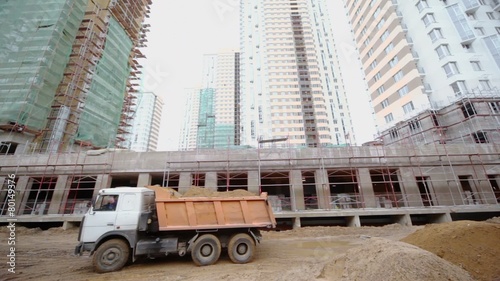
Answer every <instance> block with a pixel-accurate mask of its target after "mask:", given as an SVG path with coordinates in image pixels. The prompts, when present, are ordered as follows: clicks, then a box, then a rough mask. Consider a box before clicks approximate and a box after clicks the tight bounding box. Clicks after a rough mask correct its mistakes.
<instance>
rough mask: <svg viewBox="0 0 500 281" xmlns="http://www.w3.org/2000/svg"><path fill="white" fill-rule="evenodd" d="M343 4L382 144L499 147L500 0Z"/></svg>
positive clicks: (377, 0) (386, 0)
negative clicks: (467, 143)
mask: <svg viewBox="0 0 500 281" xmlns="http://www.w3.org/2000/svg"><path fill="white" fill-rule="evenodd" d="M344 3H345V8H346V9H347V11H348V14H349V17H350V21H351V25H352V28H353V32H354V36H355V40H356V42H357V47H358V49H359V53H360V56H361V60H362V62H363V68H364V71H365V74H366V78H367V81H368V86H369V90H370V93H371V100H372V105H373V107H374V111H375V115H376V122H377V125H378V128H379V131H380V132H379V133H380V136H381V139H382V140H383V142H384V143H385V144H392V143H401V142H402V141H411V142H412V143H432V142H441V143H443V142H448V143H449V142H479V143H482V142H498V141H500V135H499V128H500V123H499V121H498V120H499V113H500V112H499V108H500V103H499V102H500V91H499V89H500V20H499V17H500V14H499V8H500V5H499V3H498V1H489V0H447V1H440V0H421V1H402V0H401V1H398V0H392V1H390V0H371V1H359V0H354V1H344Z"/></svg>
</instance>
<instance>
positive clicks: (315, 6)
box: [240, 0, 355, 147]
mask: <svg viewBox="0 0 500 281" xmlns="http://www.w3.org/2000/svg"><path fill="white" fill-rule="evenodd" d="M240 8H241V18H240V23H241V32H240V34H241V38H240V43H241V139H242V144H246V145H254V146H256V145H257V144H258V143H263V142H267V141H273V140H286V141H287V145H290V146H307V147H318V146H335V145H348V144H354V143H355V138H354V133H353V129H352V124H351V117H350V113H349V108H348V104H347V99H346V93H345V89H344V85H343V79H342V75H341V71H340V68H339V63H338V58H337V50H336V45H335V41H334V38H332V32H331V26H330V19H329V13H328V11H327V7H326V1H324V0H313V1H306V0H275V1H271V0H264V1H261V0H246V1H242V2H241V7H240ZM277 145H278V144H277Z"/></svg>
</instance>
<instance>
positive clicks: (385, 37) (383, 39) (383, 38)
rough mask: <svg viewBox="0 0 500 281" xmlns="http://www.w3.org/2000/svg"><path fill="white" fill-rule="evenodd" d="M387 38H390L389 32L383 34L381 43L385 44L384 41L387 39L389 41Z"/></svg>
mask: <svg viewBox="0 0 500 281" xmlns="http://www.w3.org/2000/svg"><path fill="white" fill-rule="evenodd" d="M387 37H389V31H388V30H386V31H385V32H384V33H383V34H382V36H380V41H382V42H384V41H385V39H387Z"/></svg>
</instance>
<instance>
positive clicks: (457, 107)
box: [379, 89, 500, 145]
mask: <svg viewBox="0 0 500 281" xmlns="http://www.w3.org/2000/svg"><path fill="white" fill-rule="evenodd" d="M435 142H436V143H441V144H445V143H499V142H500V91H498V90H496V89H495V90H489V91H479V90H477V91H474V92H470V93H467V94H466V95H464V96H457V97H455V98H454V99H453V100H449V101H447V102H444V103H443V104H442V105H441V104H434V105H433V108H432V109H426V110H424V111H422V112H418V111H415V114H414V115H413V116H412V117H410V118H408V119H406V120H404V121H401V122H399V123H398V124H396V125H395V126H393V127H391V128H390V129H387V130H385V131H383V132H382V133H381V134H380V142H379V144H382V143H383V144H385V145H394V144H399V145H405V144H409V145H415V144H432V143H435Z"/></svg>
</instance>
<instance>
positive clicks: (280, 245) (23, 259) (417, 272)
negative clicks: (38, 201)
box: [0, 222, 500, 281]
mask: <svg viewBox="0 0 500 281" xmlns="http://www.w3.org/2000/svg"><path fill="white" fill-rule="evenodd" d="M484 224H486V225H484ZM439 225H442V227H447V228H448V230H447V231H452V228H454V227H457V229H458V228H463V225H458V224H456V223H450V224H439ZM439 225H438V226H439ZM435 226H436V225H433V226H432V227H435ZM472 227H476V224H475V223H474V225H473V226H471V224H469V226H467V232H470V230H471V229H472ZM478 227H481V229H480V231H479V230H478V231H477V232H474V233H475V235H479V234H478V233H482V232H484V231H485V230H484V229H485V227H486V228H488V229H489V230H488V231H489V232H491V233H490V234H491V235H492V236H491V238H490V240H491V239H492V240H493V241H490V242H488V244H485V245H480V246H481V247H486V246H488V247H493V248H494V249H487V248H480V249H474V247H473V245H472V246H471V245H469V246H468V248H467V249H468V251H470V252H471V251H474V250H481V251H482V254H483V255H487V253H488V252H490V251H491V253H493V254H495V253H497V252H495V251H500V241H496V240H495V239H500V232H499V231H500V224H497V223H486V222H482V223H481V225H479V226H478ZM427 229H428V230H429V231H427ZM412 233H413V235H414V236H415V235H417V234H418V235H417V236H416V238H415V239H414V240H418V239H421V240H422V241H424V242H422V241H421V242H422V243H425V241H433V240H434V239H433V237H432V235H434V234H438V233H442V231H441V232H440V231H439V230H438V229H436V228H431V226H426V227H423V226H420V227H416V226H414V227H403V226H399V225H388V226H384V227H361V228H348V227H309V228H302V229H298V230H291V231H282V232H266V233H264V234H263V236H264V240H263V242H262V243H261V244H260V245H258V247H257V251H256V256H255V259H254V261H253V262H251V263H248V264H243V265H237V264H233V263H231V261H230V260H229V258H228V256H227V254H223V255H222V256H221V259H220V260H219V261H218V262H217V263H216V264H215V265H212V266H206V267H197V266H195V265H194V263H193V262H192V261H191V258H190V256H189V255H186V256H185V257H182V258H180V257H176V256H168V257H165V258H162V259H156V260H141V261H138V262H136V263H134V264H131V265H128V266H126V267H125V268H124V269H122V270H121V271H118V272H112V273H107V274H97V273H94V272H93V270H92V266H91V258H89V257H77V256H73V249H74V247H75V245H76V244H77V241H76V239H77V235H78V230H77V229H71V230H66V231H64V230H62V229H61V228H52V229H49V230H46V231H42V230H39V229H27V228H22V227H18V229H17V230H16V241H17V243H16V268H15V271H16V273H15V274H12V273H9V272H8V271H7V269H8V265H7V263H6V261H7V258H6V253H7V251H8V248H7V247H8V246H7V242H6V241H7V240H6V239H7V237H8V235H9V233H8V231H7V229H6V228H5V227H2V228H0V239H1V241H2V242H1V245H0V253H1V258H0V261H1V264H0V270H1V271H2V272H1V273H0V280H74V281H76V280H268V281H273V280H318V281H319V280H349V281H351V280H359V281H364V280H366V281H368V280H398V281H400V280H500V272H498V274H499V275H498V276H495V274H496V272H495V268H497V267H498V264H497V263H496V262H495V261H493V262H494V263H493V264H487V263H488V262H491V261H489V260H488V261H487V260H481V262H482V263H483V264H482V265H480V266H484V268H493V273H491V270H490V272H489V274H490V275H488V276H481V275H480V274H477V273H475V275H472V274H470V273H471V272H467V271H466V269H465V268H464V266H463V265H457V264H453V263H451V262H448V261H446V260H445V259H444V258H446V256H447V255H448V256H453V254H450V253H447V252H442V253H438V254H435V253H432V249H429V250H428V251H426V250H423V249H421V248H419V247H416V246H413V245H411V244H409V243H410V242H408V243H405V242H400V241H399V240H401V239H402V238H405V237H408V235H410V234H412ZM460 233H461V232H460ZM459 235H465V236H466V234H459ZM497 235H498V236H497ZM426 236H427V239H428V240H426V239H424V238H422V237H426ZM417 238H418V239H417ZM407 239H408V238H407ZM454 240H455V242H456V243H459V244H460V243H462V242H461V241H462V240H461V238H460V237H458V236H457V237H455V238H454ZM413 242H415V241H413ZM417 242H418V241H417ZM417 242H415V244H417ZM495 242H499V243H496V244H495ZM465 243H469V244H470V243H472V244H474V242H473V241H472V242H471V241H469V240H467V241H466V242H465ZM447 247H448V246H447ZM439 250H440V249H437V251H439ZM441 251H444V250H443V249H441ZM471 255H474V253H471ZM474 259H475V260H477V255H476V256H471V258H470V261H471V262H472V265H474ZM464 260H465V261H466V260H467V258H464V257H462V258H461V259H460V262H462V263H463V262H464ZM469 266H470V265H469ZM474 268H475V269H478V267H474ZM485 278H491V279H485ZM497 278H498V279H497Z"/></svg>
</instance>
